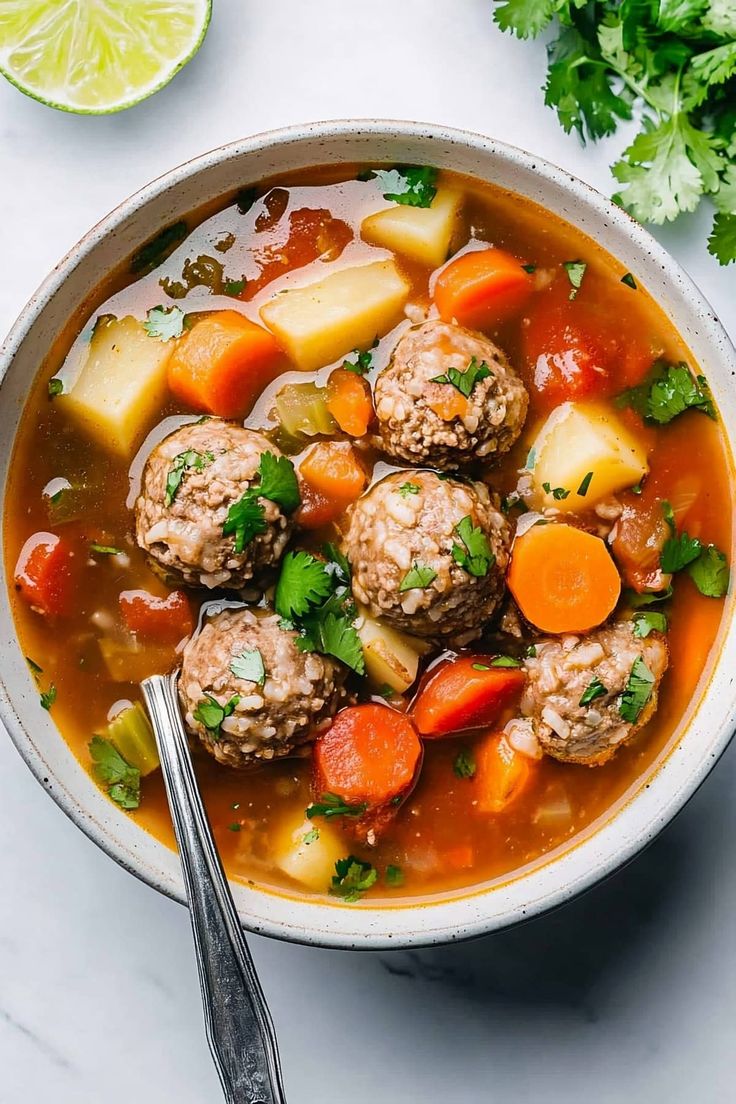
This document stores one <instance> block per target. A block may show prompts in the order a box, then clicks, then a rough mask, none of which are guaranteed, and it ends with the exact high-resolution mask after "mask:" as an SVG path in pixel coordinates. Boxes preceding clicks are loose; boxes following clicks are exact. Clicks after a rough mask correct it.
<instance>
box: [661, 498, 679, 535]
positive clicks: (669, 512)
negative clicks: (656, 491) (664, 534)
mask: <svg viewBox="0 0 736 1104" xmlns="http://www.w3.org/2000/svg"><path fill="white" fill-rule="evenodd" d="M662 513H663V514H664V520H665V521H666V522H667V526H668V528H669V531H670V533H672V534H673V536H674V534H675V533H676V532H677V523H676V521H675V513H674V510H673V509H672V504H671V503H670V502H668V501H667V499H666V498H664V499H662Z"/></svg>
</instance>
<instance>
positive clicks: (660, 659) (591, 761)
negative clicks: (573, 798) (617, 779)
mask: <svg viewBox="0 0 736 1104" xmlns="http://www.w3.org/2000/svg"><path fill="white" fill-rule="evenodd" d="M535 647H536V656H534V657H530V658H528V659H526V660H525V661H524V665H525V667H526V671H527V675H528V679H527V683H526V687H525V689H524V693H523V695H522V699H521V713H522V716H523V717H524V718H526V719H527V721H528V723H529V724H530V725H531V728H532V730H533V733H534V735H535V736H536V738H537V740H538V741H539V743H540V745H541V747H542V749H543V750H544V751H546V752H547V754H548V755H551V756H552V757H553V758H554V759H560V760H561V761H562V762H565V763H584V764H587V765H588V766H591V767H593V766H598V765H600V764H601V763H605V762H606V761H607V760H608V759H610V758H611V757H612V756H613V755H614V754H615V753H616V751H617V749H618V748H619V747H621V745H622V744H625V743H627V742H628V741H629V740H630V739H631V738H632V736H634V734H635V733H636V732H638V731H639V729H640V728H641V727H642V725H645V724H646V723H647V721H648V720H649V718H650V717H651V716H652V715H653V714H654V712H655V710H656V708H657V696H658V692H659V684H660V682H661V680H662V676H663V674H664V672H665V670H666V669H667V662H668V652H667V643H666V641H665V638H664V637H663V636H661V635H660V634H658V633H652V634H651V635H650V636H648V637H646V638H645V639H643V640H642V639H640V638H638V637H636V636H634V627H633V622H631V621H621V622H619V623H617V624H613V625H609V626H608V627H607V628H603V629H598V630H597V631H596V632H592V633H589V634H588V635H587V636H584V637H578V636H567V637H563V638H562V639H557V640H542V641H538V642H537V643H536V645H535ZM637 660H641V661H643V663H644V664H645V666H646V668H647V671H642V670H639V674H640V675H643V676H644V681H643V685H642V694H641V696H640V698H639V700H638V701H636V702H635V703H634V702H626V699H623V700H622V694H623V692H624V691H625V690H626V689H627V686H628V684H629V679H630V677H631V675H632V669H633V668H634V665H635V663H636V661H637ZM637 666H639V665H637ZM647 672H648V673H647ZM634 679H635V681H638V680H637V672H636V671H634ZM649 684H651V692H649ZM628 696H629V695H627V697H628ZM581 699H583V704H581ZM622 703H623V706H624V709H626V708H627V706H628V710H629V718H628V719H627V718H626V717H625V716H622V715H621V707H622ZM639 706H641V710H640V712H639V713H638V715H637V716H636V718H635V719H633V720H632V719H631V715H630V714H631V710H632V709H633V711H634V712H636V709H637V708H638V707H639Z"/></svg>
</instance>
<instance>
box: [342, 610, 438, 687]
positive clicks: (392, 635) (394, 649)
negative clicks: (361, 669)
mask: <svg viewBox="0 0 736 1104" xmlns="http://www.w3.org/2000/svg"><path fill="white" fill-rule="evenodd" d="M357 630H358V636H359V637H360V642H361V644H362V645H363V656H364V658H365V669H366V674H367V675H368V678H369V679H370V680H371V682H372V683H373V685H374V687H375V689H380V688H381V687H384V686H390V687H391V689H392V690H395V691H396V693H397V694H403V693H404V692H405V691H406V690H408V689H409V687H410V686H411V685H412V683H413V682H415V681H416V677H417V670H418V668H419V656H420V655H423V654H424V653H425V652H426V650H427V644H426V641H423V640H417V639H415V638H414V637H412V636H409V635H407V634H406V633H402V632H398V631H397V630H396V629H392V628H390V627H389V626H388V625H384V624H383V622H382V621H377V620H376V619H375V618H374V617H371V616H370V614H368V613H366V612H365V611H364V610H361V611H360V618H359V621H358V625H357Z"/></svg>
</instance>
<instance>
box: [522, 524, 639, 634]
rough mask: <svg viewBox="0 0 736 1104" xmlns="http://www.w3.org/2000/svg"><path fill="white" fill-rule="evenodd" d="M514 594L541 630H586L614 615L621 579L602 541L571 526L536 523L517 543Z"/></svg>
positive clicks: (530, 620)
mask: <svg viewBox="0 0 736 1104" xmlns="http://www.w3.org/2000/svg"><path fill="white" fill-rule="evenodd" d="M507 581H508V585H509V590H510V591H511V593H512V594H513V596H514V598H515V600H516V604H517V605H518V607H519V609H520V610H521V612H522V613H523V615H524V617H525V618H526V619H527V621H529V622H531V624H532V625H535V626H536V627H537V628H538V629H541V630H542V632H550V633H567V632H587V630H588V629H593V628H595V626H596V625H600V624H602V623H603V622H604V621H605V620H606V618H607V617H609V616H610V614H611V613H612V612H613V610H614V608H615V606H616V603H617V602H618V600H619V596H620V594H621V579H620V577H619V573H618V571H617V570H616V565H615V564H614V562H613V560H612V559H611V556H610V554H609V552H608V549H607V548H606V545H605V543H604V542H603V541H602V540H601V539H600V537H594V536H593V535H592V533H586V532H585V531H584V530H583V529H576V528H575V527H574V526H572V525H554V524H552V525H534V526H533V527H532V528H531V529H529V530H528V531H527V532H526V533H525V534H524V536H523V537H519V538H518V539H517V540H516V541H515V542H514V547H513V550H512V553H511V567H510V568H509V573H508V579H507Z"/></svg>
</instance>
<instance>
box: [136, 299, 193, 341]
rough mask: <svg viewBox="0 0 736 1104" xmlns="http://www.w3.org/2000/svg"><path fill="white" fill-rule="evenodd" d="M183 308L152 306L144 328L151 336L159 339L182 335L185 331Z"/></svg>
mask: <svg viewBox="0 0 736 1104" xmlns="http://www.w3.org/2000/svg"><path fill="white" fill-rule="evenodd" d="M185 317H186V316H185V314H184V311H183V310H180V309H179V308H178V307H169V309H168V310H167V309H166V308H165V307H151V309H150V310H149V312H148V314H147V315H146V321H145V322H144V323H143V329H144V330H145V331H146V333H147V334H148V336H149V337H157V338H158V339H159V341H170V340H171V339H172V338H173V337H181V335H182V334H183V333H184V319H185Z"/></svg>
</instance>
